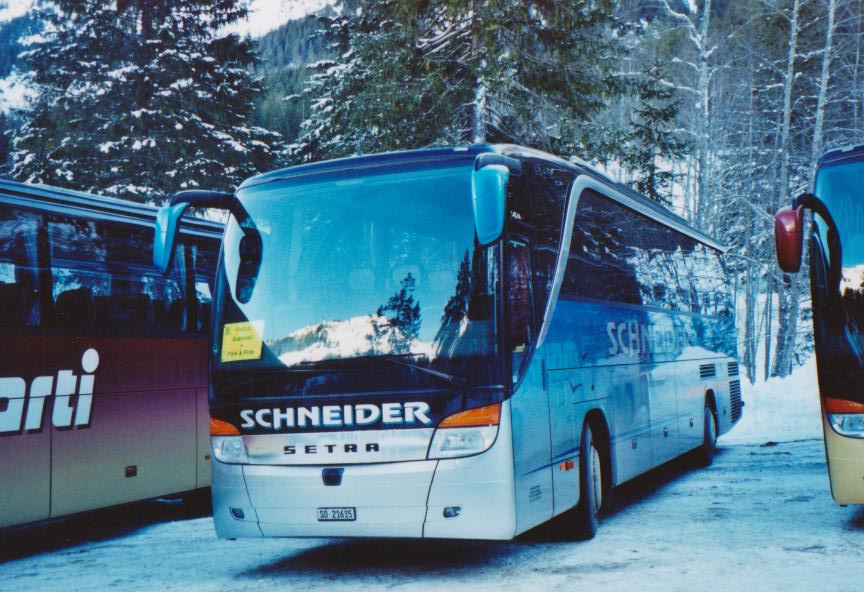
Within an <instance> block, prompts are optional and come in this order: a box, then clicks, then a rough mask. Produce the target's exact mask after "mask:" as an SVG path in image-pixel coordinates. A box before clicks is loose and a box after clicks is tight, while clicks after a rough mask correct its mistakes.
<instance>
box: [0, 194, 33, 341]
mask: <svg viewBox="0 0 864 592" xmlns="http://www.w3.org/2000/svg"><path fill="white" fill-rule="evenodd" d="M40 223H41V216H39V215H38V214H35V213H32V212H24V211H21V210H7V209H4V210H3V211H0V327H3V328H21V327H37V326H38V325H39V322H40V320H41V312H42V311H41V306H40V298H39V265H38V255H37V242H38V229H39V225H40Z"/></svg>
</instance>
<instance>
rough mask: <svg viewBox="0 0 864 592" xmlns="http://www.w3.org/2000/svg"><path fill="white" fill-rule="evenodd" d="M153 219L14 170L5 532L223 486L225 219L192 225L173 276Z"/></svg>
mask: <svg viewBox="0 0 864 592" xmlns="http://www.w3.org/2000/svg"><path fill="white" fill-rule="evenodd" d="M155 214H156V210H155V208H152V207H149V206H144V205H140V204H134V203H130V202H124V201H120V200H116V199H107V198H102V197H96V196H93V195H88V194H83V193H77V192H71V191H67V190H61V189H56V188H51V187H47V186H42V185H25V184H20V183H13V182H7V181H0V335H2V338H0V354H2V355H0V444H2V446H3V450H4V452H3V454H2V455H0V474H2V476H3V477H2V479H0V527H5V526H10V525H18V524H25V523H29V522H34V521H39V520H44V519H47V518H54V517H58V516H64V515H68V514H72V513H76V512H82V511H87V510H94V509H97V508H103V507H107V506H113V505H117V504H123V503H127V502H132V501H136V500H142V499H147V498H152V497H157V496H163V495H169V494H174V493H180V492H187V491H191V490H196V489H199V488H204V487H207V486H209V483H210V460H209V459H210V455H209V427H208V422H209V419H208V413H207V337H206V334H207V330H208V328H209V322H210V302H211V296H210V295H211V283H212V278H213V270H214V269H215V265H216V257H217V254H218V246H219V239H220V236H221V233H222V227H221V226H220V225H218V224H215V223H211V222H207V221H203V220H191V221H189V222H188V223H185V224H184V226H183V228H182V230H181V237H182V239H181V242H180V244H179V245H178V251H177V257H176V260H177V262H178V263H179V265H177V266H176V269H175V270H174V272H173V273H172V274H170V275H167V276H163V275H161V274H158V273H156V271H155V270H154V269H153V268H152V265H151V263H150V252H151V247H150V245H151V244H152V240H153V226H154V220H155Z"/></svg>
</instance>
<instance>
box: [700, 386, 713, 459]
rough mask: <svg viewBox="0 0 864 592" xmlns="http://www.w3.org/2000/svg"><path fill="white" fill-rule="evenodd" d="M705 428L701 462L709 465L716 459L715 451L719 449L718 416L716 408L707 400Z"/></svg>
mask: <svg viewBox="0 0 864 592" xmlns="http://www.w3.org/2000/svg"><path fill="white" fill-rule="evenodd" d="M703 415H704V416H705V423H704V425H705V429H704V434H705V435H704V437H703V439H702V446H700V447H699V454H698V458H699V464H700V465H702V466H703V467H707V466H708V465H710V464H711V462H712V461H713V460H714V451H715V450H716V449H717V416H716V415H714V410H713V409H712V408H711V406H710V405H709V404H708V401H705V411H704V414H703Z"/></svg>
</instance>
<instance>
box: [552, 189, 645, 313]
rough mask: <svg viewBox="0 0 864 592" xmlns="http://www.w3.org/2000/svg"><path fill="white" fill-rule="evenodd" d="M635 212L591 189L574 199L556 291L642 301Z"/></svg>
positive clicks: (564, 293) (637, 219) (566, 293)
mask: <svg viewBox="0 0 864 592" xmlns="http://www.w3.org/2000/svg"><path fill="white" fill-rule="evenodd" d="M639 224H640V218H639V215H638V214H636V213H635V212H633V211H632V210H629V209H627V208H625V207H623V206H620V205H618V204H617V203H615V202H613V201H612V200H610V199H608V198H606V197H603V196H601V195H600V194H599V193H597V192H595V191H592V190H590V189H588V190H586V191H584V192H583V193H582V195H581V196H580V198H579V206H578V210H577V211H576V218H575V220H574V222H573V237H572V240H571V242H570V254H569V257H568V260H567V268H566V271H565V273H564V281H563V282H562V284H561V293H562V294H563V295H565V296H576V297H583V298H595V299H598V300H606V301H610V302H623V303H627V304H642V295H641V288H640V283H639V280H638V278H637V272H638V269H637V263H638V261H639V259H640V256H641V254H642V251H643V249H642V247H641V245H639V244H637V243H635V242H634V240H636V239H637V238H638V237H639V233H640V232H641V228H640V227H639Z"/></svg>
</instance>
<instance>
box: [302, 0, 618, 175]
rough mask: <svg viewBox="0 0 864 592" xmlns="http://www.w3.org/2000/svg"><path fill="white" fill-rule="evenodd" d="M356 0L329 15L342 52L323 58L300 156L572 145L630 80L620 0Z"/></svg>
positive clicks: (585, 139)
mask: <svg viewBox="0 0 864 592" xmlns="http://www.w3.org/2000/svg"><path fill="white" fill-rule="evenodd" d="M350 4H351V6H346V8H345V10H343V12H342V14H341V15H338V16H336V17H333V18H331V19H328V20H327V21H326V24H327V27H326V30H327V31H328V34H329V36H330V39H331V41H332V43H333V48H334V54H335V55H338V56H339V57H338V58H337V59H334V60H331V61H327V62H322V63H320V64H318V68H317V73H316V75H315V76H314V77H313V79H312V83H311V86H310V88H309V92H310V93H311V94H312V95H313V96H314V97H316V101H315V102H314V103H313V104H312V109H311V115H310V118H309V119H308V120H307V121H306V123H305V124H304V129H303V132H302V133H301V137H300V140H299V145H298V146H297V147H296V150H295V154H296V156H297V157H300V158H306V159H318V158H326V157H335V156H341V155H346V154H352V153H363V152H374V151H382V150H393V149H402V148H413V147H421V146H426V145H430V144H441V143H444V144H452V143H468V142H485V141H491V142H518V143H521V144H526V145H530V146H536V147H540V148H545V149H548V150H552V151H556V152H565V153H566V152H573V151H575V150H577V149H581V148H583V147H585V146H587V145H588V144H589V138H590V136H591V134H592V129H593V128H592V126H593V122H592V121H591V120H592V117H593V116H594V115H596V114H597V113H598V112H599V110H600V109H601V108H602V107H603V105H604V104H605V101H606V99H607V98H608V97H609V96H611V95H614V94H615V93H618V92H620V90H621V89H620V84H619V82H618V79H617V77H616V76H615V75H614V72H613V70H614V66H615V59H616V51H618V50H619V49H620V45H619V43H618V40H617V37H616V36H615V35H614V29H615V28H616V26H617V22H616V20H615V19H614V18H613V16H612V5H613V3H612V2H611V1H605V0H601V1H597V2H593V1H592V2H589V1H585V0H577V1H573V2H566V3H549V2H543V1H539V0H532V1H517V0H471V1H468V2H466V1H461V0H460V1H457V0H429V1H426V2H414V1H413V0H381V1H379V2H362V1H361V2H354V3H350ZM358 5H359V6H358Z"/></svg>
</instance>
